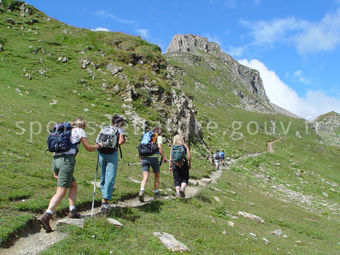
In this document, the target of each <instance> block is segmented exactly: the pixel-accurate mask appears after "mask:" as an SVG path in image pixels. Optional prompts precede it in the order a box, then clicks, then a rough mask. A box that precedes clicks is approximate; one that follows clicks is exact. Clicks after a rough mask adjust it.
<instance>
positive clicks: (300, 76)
mask: <svg viewBox="0 0 340 255" xmlns="http://www.w3.org/2000/svg"><path fill="white" fill-rule="evenodd" d="M293 76H294V78H296V79H297V80H298V81H299V82H301V83H303V84H307V85H308V84H311V81H310V79H309V78H306V77H305V76H304V75H303V73H302V71H301V70H297V71H296V72H295V73H294V75H293Z"/></svg>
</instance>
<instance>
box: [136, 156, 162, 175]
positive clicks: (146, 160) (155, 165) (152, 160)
mask: <svg viewBox="0 0 340 255" xmlns="http://www.w3.org/2000/svg"><path fill="white" fill-rule="evenodd" d="M141 165H142V172H149V170H150V167H152V170H153V172H154V173H159V172H160V167H159V161H158V157H143V158H142V163H141Z"/></svg>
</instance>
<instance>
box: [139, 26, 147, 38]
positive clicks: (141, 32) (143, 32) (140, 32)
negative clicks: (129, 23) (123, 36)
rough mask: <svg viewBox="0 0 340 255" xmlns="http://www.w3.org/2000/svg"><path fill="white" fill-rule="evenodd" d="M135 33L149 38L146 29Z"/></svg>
mask: <svg viewBox="0 0 340 255" xmlns="http://www.w3.org/2000/svg"><path fill="white" fill-rule="evenodd" d="M137 33H138V34H139V35H140V36H142V37H144V38H149V30H148V29H146V28H141V29H137Z"/></svg>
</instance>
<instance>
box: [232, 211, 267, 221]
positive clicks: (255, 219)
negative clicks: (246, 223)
mask: <svg viewBox="0 0 340 255" xmlns="http://www.w3.org/2000/svg"><path fill="white" fill-rule="evenodd" d="M237 215H238V216H242V217H243V218H245V219H249V220H254V221H257V222H258V223H264V220H263V219H261V218H260V217H259V216H256V215H254V214H251V213H247V212H241V211H239V212H238V213H237Z"/></svg>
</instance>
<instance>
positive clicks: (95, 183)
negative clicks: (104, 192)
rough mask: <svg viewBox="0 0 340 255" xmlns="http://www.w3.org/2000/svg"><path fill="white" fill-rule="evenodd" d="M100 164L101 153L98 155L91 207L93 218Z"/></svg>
mask: <svg viewBox="0 0 340 255" xmlns="http://www.w3.org/2000/svg"><path fill="white" fill-rule="evenodd" d="M98 165H99V154H98V157H97V166H96V175H95V176H94V184H93V197H92V208H91V218H92V217H93V209H94V198H95V195H96V187H97V175H98Z"/></svg>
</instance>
